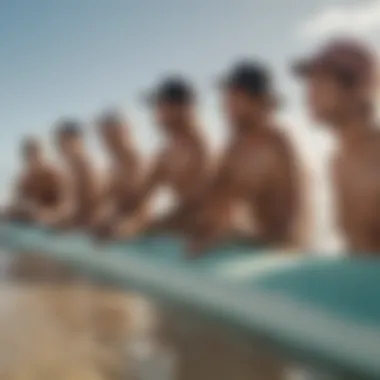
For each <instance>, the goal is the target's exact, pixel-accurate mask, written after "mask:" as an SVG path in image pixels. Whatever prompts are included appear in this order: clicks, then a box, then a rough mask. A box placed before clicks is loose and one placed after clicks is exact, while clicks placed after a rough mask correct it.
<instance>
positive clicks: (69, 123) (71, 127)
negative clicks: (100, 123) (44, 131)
mask: <svg viewBox="0 0 380 380" xmlns="http://www.w3.org/2000/svg"><path fill="white" fill-rule="evenodd" d="M57 134H58V135H59V136H72V137H75V136H81V135H82V134H83V129H82V125H81V123H80V122H79V121H77V120H74V119H63V120H60V121H59V122H58V123H57Z"/></svg>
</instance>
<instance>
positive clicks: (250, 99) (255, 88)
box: [222, 61, 276, 128]
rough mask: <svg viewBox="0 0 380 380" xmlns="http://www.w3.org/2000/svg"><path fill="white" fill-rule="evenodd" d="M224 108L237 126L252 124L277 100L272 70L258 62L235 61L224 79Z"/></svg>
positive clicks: (231, 121) (232, 122)
mask: <svg viewBox="0 0 380 380" xmlns="http://www.w3.org/2000/svg"><path fill="white" fill-rule="evenodd" d="M222 90H223V108H224V111H225V113H226V115H227V118H228V119H229V121H230V123H231V124H232V126H234V127H238V128H246V127H249V126H252V125H253V124H254V123H255V122H257V121H259V120H260V119H261V118H262V117H263V116H264V117H265V116H267V115H268V113H269V112H271V111H272V109H273V106H274V104H275V102H276V97H275V95H274V93H273V88H272V78H271V74H270V72H269V70H268V69H267V68H266V67H265V66H264V65H262V64H260V63H258V62H255V61H253V62H251V61H245V62H240V63H238V64H236V65H235V66H234V67H233V68H232V70H231V71H230V72H229V73H228V74H227V75H226V77H225V78H224V79H223V81H222Z"/></svg>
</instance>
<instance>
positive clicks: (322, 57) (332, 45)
mask: <svg viewBox="0 0 380 380" xmlns="http://www.w3.org/2000/svg"><path fill="white" fill-rule="evenodd" d="M375 66H376V58H375V54H374V52H373V51H372V50H371V49H370V48H369V47H368V46H366V45H365V44H364V43H361V42H360V41H357V40H354V39H335V40H332V41H330V42H328V43H327V44H325V45H324V46H322V48H321V49H320V50H319V51H317V52H316V53H314V54H312V55H311V56H310V57H308V58H304V59H301V60H299V61H297V62H295V64H293V67H292V69H293V72H294V73H295V74H296V75H298V76H307V75H309V74H310V72H312V71H313V70H315V69H321V70H325V71H327V72H331V73H333V74H336V75H342V76H343V75H344V76H346V77H348V78H351V79H353V80H355V81H362V80H371V78H372V77H373V75H374V73H375Z"/></svg>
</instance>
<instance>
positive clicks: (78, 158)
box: [68, 151, 87, 167]
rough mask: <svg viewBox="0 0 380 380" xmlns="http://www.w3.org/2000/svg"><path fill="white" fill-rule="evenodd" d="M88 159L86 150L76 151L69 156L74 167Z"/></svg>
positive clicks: (69, 160) (69, 161)
mask: <svg viewBox="0 0 380 380" xmlns="http://www.w3.org/2000/svg"><path fill="white" fill-rule="evenodd" d="M86 161H87V157H86V154H85V152H83V151H78V152H75V153H74V154H73V155H71V156H70V157H69V158H68V163H69V165H70V166H73V167H75V166H77V165H78V164H82V163H84V162H86Z"/></svg>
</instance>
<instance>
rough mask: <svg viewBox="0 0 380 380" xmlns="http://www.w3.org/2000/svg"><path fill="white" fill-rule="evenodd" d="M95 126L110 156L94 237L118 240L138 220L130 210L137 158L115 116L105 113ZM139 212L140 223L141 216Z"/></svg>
mask: <svg viewBox="0 0 380 380" xmlns="http://www.w3.org/2000/svg"><path fill="white" fill-rule="evenodd" d="M97 124H98V127H99V133H100V136H101V139H102V141H103V143H104V145H105V147H106V149H107V151H108V153H109V156H110V160H111V170H110V171H111V173H110V177H109V180H108V181H107V182H108V183H107V186H106V191H105V196H104V199H103V201H102V205H101V210H100V211H99V214H98V216H97V218H96V219H97V220H95V225H94V230H95V233H96V235H98V236H102V237H122V236H123V235H124V233H127V234H128V233H130V232H131V231H130V230H129V226H130V222H131V219H133V222H134V223H135V226H136V225H137V219H139V218H138V217H137V216H136V215H135V214H134V213H133V211H135V205H134V201H135V198H136V194H137V193H138V191H139V187H140V185H141V180H142V178H141V159H140V157H139V155H138V153H137V151H136V150H135V148H134V144H133V142H132V140H131V136H130V132H129V129H128V125H127V124H126V123H125V121H124V120H122V118H121V117H120V116H119V115H117V114H115V113H106V114H105V115H102V117H101V118H100V119H99V120H98V122H97ZM139 211H141V213H140V215H139V217H140V221H141V222H142V221H143V216H144V215H145V213H143V212H142V210H139Z"/></svg>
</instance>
